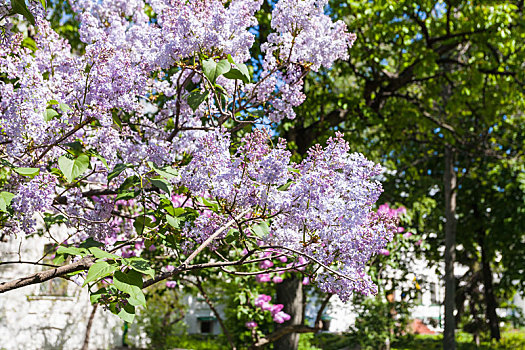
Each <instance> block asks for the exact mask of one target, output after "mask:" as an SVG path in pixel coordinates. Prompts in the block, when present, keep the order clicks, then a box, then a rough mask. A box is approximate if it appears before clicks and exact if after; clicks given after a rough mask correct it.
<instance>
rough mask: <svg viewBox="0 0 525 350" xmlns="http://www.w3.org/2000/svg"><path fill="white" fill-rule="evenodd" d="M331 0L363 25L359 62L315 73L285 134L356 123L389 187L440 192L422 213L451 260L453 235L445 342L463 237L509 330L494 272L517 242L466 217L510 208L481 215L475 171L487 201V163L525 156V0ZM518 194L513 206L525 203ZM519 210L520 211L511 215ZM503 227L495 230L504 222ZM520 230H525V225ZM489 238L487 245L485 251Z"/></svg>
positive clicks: (490, 312)
mask: <svg viewBox="0 0 525 350" xmlns="http://www.w3.org/2000/svg"><path fill="white" fill-rule="evenodd" d="M331 9H332V11H333V14H334V16H335V17H336V18H342V19H344V20H345V21H346V22H347V23H348V25H349V26H350V27H351V28H352V29H353V30H354V31H355V32H356V33H357V34H358V37H357V40H356V44H355V46H354V50H355V51H352V55H351V59H350V60H349V61H348V62H345V63H339V64H337V65H335V67H333V68H332V69H331V70H326V71H322V72H320V73H319V74H316V75H315V76H312V77H310V78H309V79H308V81H307V82H306V85H305V86H306V94H307V96H308V103H307V104H305V105H303V106H301V107H299V109H298V115H300V116H301V118H299V119H298V120H294V121H291V122H285V123H283V124H282V129H281V130H282V132H283V134H284V135H286V137H287V139H288V140H291V141H292V142H293V143H294V144H295V147H296V150H297V152H298V153H303V152H304V151H305V150H306V149H307V148H308V147H309V146H310V145H311V144H313V143H316V142H322V141H323V140H324V139H326V137H327V136H328V135H329V134H330V132H328V133H327V132H326V131H324V130H332V132H334V131H335V130H340V131H344V132H345V133H346V135H347V137H348V139H349V140H350V141H351V143H352V145H353V147H354V148H355V149H359V150H361V151H362V152H364V153H365V154H367V155H372V156H373V157H374V158H375V159H381V160H382V161H383V163H384V164H386V165H387V167H389V168H390V170H391V172H390V176H388V179H389V181H388V183H387V185H386V188H387V191H386V193H387V194H388V196H390V195H391V196H392V197H393V199H394V198H395V199H396V200H400V201H402V202H403V203H404V204H406V205H407V206H408V207H409V208H418V207H419V208H421V207H422V206H423V207H425V206H427V205H429V204H430V205H435V204H436V203H439V204H440V205H437V206H436V207H435V209H434V210H432V212H430V213H424V214H423V212H422V215H425V227H424V228H423V227H421V228H420V229H421V231H426V232H428V233H430V232H437V233H438V236H437V237H436V238H435V239H430V242H431V243H432V246H433V249H432V250H430V251H429V252H428V257H429V258H430V259H433V260H434V261H436V262H438V261H442V259H443V257H442V256H441V254H442V250H441V249H438V247H443V244H444V243H445V241H446V252H447V253H446V261H445V262H446V264H447V268H446V271H445V280H446V281H447V287H446V288H447V291H448V292H447V297H446V301H445V308H446V311H445V313H446V326H445V339H444V348H447V349H453V348H454V340H453V329H454V328H455V326H454V317H453V310H454V309H455V306H454V300H455V297H454V294H455V293H454V288H455V286H456V284H457V283H458V282H457V281H455V280H454V273H453V266H454V262H455V259H454V255H455V247H456V245H457V244H459V246H460V247H461V251H460V252H459V255H458V259H459V261H460V262H465V260H464V259H463V255H465V254H470V255H471V257H474V258H475V259H477V260H478V261H480V263H482V262H483V263H482V264H483V266H484V267H483V269H485V270H484V271H485V276H486V277H485V278H484V279H483V284H484V286H485V288H484V291H485V292H484V293H485V296H484V300H485V308H486V312H485V315H486V316H485V317H486V319H487V320H488V323H489V324H490V329H491V336H492V337H493V338H496V339H498V338H499V331H498V329H497V324H498V322H497V318H496V313H495V309H496V306H497V299H496V297H495V296H493V295H492V294H493V293H491V291H492V290H494V286H491V285H492V284H493V282H494V281H491V280H490V278H488V276H492V270H491V265H492V264H494V263H495V261H496V255H499V254H501V255H502V256H507V255H508V254H507V249H506V248H505V243H506V241H505V239H503V236H501V238H502V239H501V241H500V240H499V238H500V236H499V235H496V234H493V235H494V236H493V237H492V238H491V239H490V241H491V242H495V241H500V243H501V245H499V249H501V251H500V252H499V253H496V252H495V251H493V252H492V253H488V252H487V251H485V250H486V249H487V246H486V245H485V243H482V241H480V240H479V237H484V235H483V234H482V235H481V236H480V234H479V227H478V230H476V229H474V228H473V227H472V226H469V224H468V223H466V222H464V221H463V220H477V222H478V223H479V225H481V226H482V227H484V228H485V227H487V226H488V225H489V222H490V220H498V219H496V217H497V215H499V213H495V212H492V211H490V212H487V209H489V208H492V207H493V206H492V205H487V206H486V207H484V209H483V210H484V211H485V213H486V214H484V215H483V216H481V217H476V216H473V215H472V212H470V210H471V208H469V204H468V201H469V200H468V199H470V198H472V196H471V192H470V190H469V189H466V188H465V186H467V181H468V182H469V185H470V186H472V187H471V188H472V191H476V193H477V194H478V195H479V196H478V200H479V201H480V203H487V201H488V200H489V198H493V195H492V194H491V193H492V191H480V189H481V188H486V187H483V186H482V185H481V184H482V183H486V184H487V187H488V186H490V185H489V184H490V183H489V182H485V181H486V177H485V176H484V175H482V173H484V172H486V171H487V170H488V169H487V168H486V167H485V166H484V164H488V163H489V164H492V165H493V166H496V164H499V165H498V167H503V168H506V167H507V166H506V165H505V164H509V163H510V164H514V163H518V164H520V163H521V162H522V154H523V138H522V137H521V135H520V133H519V127H517V125H518V124H520V123H523V113H522V110H523V82H524V81H525V79H524V74H523V62H524V53H523V45H521V44H519V43H520V42H522V41H523V37H524V35H525V33H524V31H523V2H522V1H515V2H505V3H501V2H485V1H483V2H481V1H479V2H476V1H475V2H470V3H466V2H454V1H424V2H418V3H417V4H416V3H414V2H409V1H383V2H367V3H357V2H339V1H332V2H331ZM495 129H497V131H495ZM447 169H448V171H446V170H447ZM489 172H490V171H489ZM445 174H448V175H447V176H445ZM512 176H514V177H513V178H512V180H510V182H514V183H519V181H520V180H519V178H518V177H517V176H518V174H517V173H516V172H514V173H513V175H512ZM454 182H457V186H456V185H455V184H454ZM504 188H505V187H500V188H499V191H500V192H499V193H500V196H501V197H506V196H507V195H509V196H511V197H512V196H513V195H512V190H511V189H510V186H509V189H508V190H503V189H504ZM487 190H488V189H487ZM463 191H467V192H466V193H462V192H463ZM469 196H470V197H469ZM519 196H521V195H519ZM455 197H456V198H457V207H456V205H455V204H454V198H455ZM387 198H388V197H387ZM467 198H468V199H467ZM514 205H516V207H514V209H513V210H511V211H514V210H516V209H517V208H519V207H521V204H520V203H514ZM484 206H485V205H484ZM455 207H456V208H455ZM489 210H490V209H489ZM456 217H458V220H459V221H458V223H457V227H458V230H459V231H458V232H460V235H459V236H458V237H457V239H456V238H455V237H454V236H455V235H454V231H455V230H454V226H455V225H454V221H455V218H456ZM488 217H490V219H488V222H485V219H487V218H488ZM474 218H475V219H474ZM445 219H448V220H446V221H447V222H448V225H444V224H443V221H445ZM499 220H504V219H503V218H501V219H499ZM516 220H518V221H519V220H520V219H519V218H518V216H517V215H516V214H514V219H511V220H509V221H511V222H514V221H516ZM479 225H478V226H479ZM494 229H495V231H491V232H498V231H501V229H499V230H498V229H496V228H494ZM482 231H483V229H482ZM511 235H512V236H513V237H514V238H516V237H517V236H518V237H521V236H522V235H523V231H522V230H519V229H518V230H513V231H512V234H511ZM475 237H476V238H475ZM445 238H446V239H445ZM518 240H519V239H518ZM466 241H470V242H472V244H469V245H466V244H465V243H464V242H466ZM483 242H485V240H483ZM504 242H505V243H504ZM481 247H484V248H483V250H484V251H485V253H484V254H481V255H483V256H481V255H480V254H479V253H478V252H477V250H478V249H480V248H481ZM501 273H502V275H505V272H503V271H501ZM507 273H508V274H509V275H510V274H511V275H514V273H513V272H511V271H510V270H508V271H507ZM515 277H517V276H515ZM517 278H518V279H519V280H521V278H519V277H517ZM504 279H505V278H504ZM462 292H463V291H462Z"/></svg>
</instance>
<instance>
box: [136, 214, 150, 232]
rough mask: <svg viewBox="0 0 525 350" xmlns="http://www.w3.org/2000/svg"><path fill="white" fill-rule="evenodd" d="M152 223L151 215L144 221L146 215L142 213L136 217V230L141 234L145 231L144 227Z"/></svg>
mask: <svg viewBox="0 0 525 350" xmlns="http://www.w3.org/2000/svg"><path fill="white" fill-rule="evenodd" d="M150 223H151V218H150V217H148V216H146V219H145V221H144V216H142V215H141V216H139V217H137V218H136V219H135V221H134V222H133V227H135V230H136V231H137V233H138V234H139V235H141V234H142V232H144V228H145V227H148V226H149V224H150Z"/></svg>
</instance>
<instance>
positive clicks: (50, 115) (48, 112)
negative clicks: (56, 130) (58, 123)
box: [44, 108, 60, 122]
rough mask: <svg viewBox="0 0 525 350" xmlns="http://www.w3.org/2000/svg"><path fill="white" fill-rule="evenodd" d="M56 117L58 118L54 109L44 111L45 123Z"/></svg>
mask: <svg viewBox="0 0 525 350" xmlns="http://www.w3.org/2000/svg"><path fill="white" fill-rule="evenodd" d="M56 116H60V115H59V114H58V113H57V111H55V110H54V109H52V108H48V109H46V111H45V112H44V120H45V121H46V122H48V121H50V120H52V119H53V118H54V117H56Z"/></svg>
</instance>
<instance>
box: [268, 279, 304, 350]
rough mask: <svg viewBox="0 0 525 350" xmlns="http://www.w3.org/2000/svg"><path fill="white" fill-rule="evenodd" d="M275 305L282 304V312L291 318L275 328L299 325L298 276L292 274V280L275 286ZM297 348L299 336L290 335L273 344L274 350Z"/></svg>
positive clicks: (301, 302) (299, 281)
mask: <svg viewBox="0 0 525 350" xmlns="http://www.w3.org/2000/svg"><path fill="white" fill-rule="evenodd" d="M276 304H283V305H284V308H283V311H284V312H286V313H287V314H289V315H290V316H291V319H290V320H289V321H287V322H284V323H283V324H282V325H279V326H278V327H277V328H280V327H284V326H288V325H300V324H301V323H302V321H303V284H302V281H301V278H300V276H299V275H297V274H294V275H293V277H292V278H287V279H285V280H284V281H283V282H282V283H279V284H278V285H277V299H276ZM298 346H299V334H298V333H290V334H287V335H285V336H283V337H281V338H279V339H278V340H277V341H276V342H275V343H274V350H297V347H298Z"/></svg>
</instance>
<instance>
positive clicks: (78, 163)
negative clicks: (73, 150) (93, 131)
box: [58, 154, 89, 182]
mask: <svg viewBox="0 0 525 350" xmlns="http://www.w3.org/2000/svg"><path fill="white" fill-rule="evenodd" d="M58 167H59V168H60V170H61V171H62V173H63V174H64V176H65V177H66V179H67V181H68V182H73V180H74V179H75V178H76V177H77V176H79V175H82V174H83V173H84V171H86V170H87V168H88V167H89V157H88V156H87V155H85V154H82V155H80V156H78V157H77V158H74V159H71V158H70V157H68V156H67V155H63V156H61V157H60V158H58Z"/></svg>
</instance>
